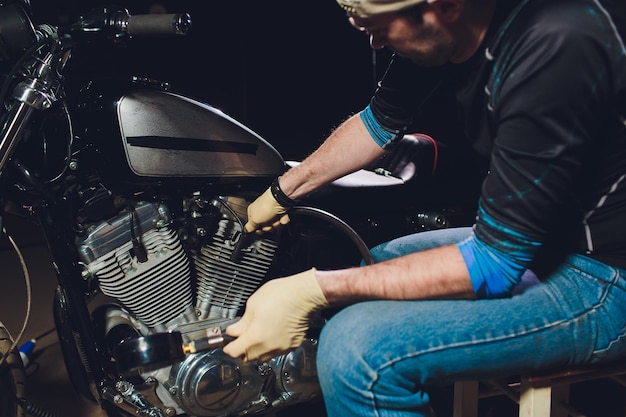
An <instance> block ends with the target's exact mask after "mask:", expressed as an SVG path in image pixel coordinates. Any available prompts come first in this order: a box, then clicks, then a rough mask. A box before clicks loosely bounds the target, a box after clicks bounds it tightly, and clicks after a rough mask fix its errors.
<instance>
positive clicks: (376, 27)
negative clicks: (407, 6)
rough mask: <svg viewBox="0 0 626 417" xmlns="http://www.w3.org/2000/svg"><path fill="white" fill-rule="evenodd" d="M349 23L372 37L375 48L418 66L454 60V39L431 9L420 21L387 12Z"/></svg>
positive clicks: (351, 20) (353, 18) (424, 11)
mask: <svg viewBox="0 0 626 417" xmlns="http://www.w3.org/2000/svg"><path fill="white" fill-rule="evenodd" d="M350 23H351V24H352V25H353V26H354V27H356V28H357V29H359V30H361V31H364V32H367V33H368V34H369V37H370V45H371V46H372V48H374V49H381V48H384V47H388V48H390V49H392V50H394V51H395V52H397V53H398V54H399V55H402V56H404V57H406V58H409V59H411V60H412V61H413V62H415V63H416V64H417V65H422V66H435V65H442V64H444V63H445V62H447V61H448V60H450V58H451V57H452V50H453V42H452V38H451V36H450V34H449V32H448V31H446V30H445V28H444V27H443V26H442V25H441V24H440V22H439V20H438V18H437V15H436V13H435V12H434V11H433V10H431V9H430V8H429V6H426V7H424V8H423V12H422V19H421V20H420V19H419V16H408V15H406V14H402V13H385V14H381V15H378V16H374V17H371V18H367V19H359V18H357V17H350Z"/></svg>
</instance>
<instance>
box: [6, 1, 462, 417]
mask: <svg viewBox="0 0 626 417" xmlns="http://www.w3.org/2000/svg"><path fill="white" fill-rule="evenodd" d="M190 25H191V17H190V16H189V15H188V14H186V13H182V14H175V15H136V16H131V15H130V13H129V12H128V11H127V10H126V9H123V8H120V7H114V6H103V7H99V8H95V9H93V10H91V11H90V12H88V13H86V14H85V15H83V16H81V17H80V18H79V20H78V21H77V22H75V23H72V24H68V25H66V26H64V27H56V26H52V25H49V24H39V25H36V26H35V24H34V23H33V22H32V18H31V13H30V7H29V3H28V1H27V0H15V1H8V2H3V3H2V4H1V5H0V27H2V28H3V31H2V33H1V34H0V68H1V69H2V73H3V76H4V82H3V86H2V90H1V91H0V103H2V105H3V109H2V125H1V131H0V198H1V202H2V208H3V212H2V213H3V214H2V220H3V221H4V222H5V223H7V222H9V223H10V221H11V219H12V218H15V217H16V216H17V217H20V218H26V219H28V221H31V222H33V223H36V224H37V225H38V227H40V228H41V230H42V232H43V235H44V236H45V238H46V242H47V246H48V248H49V251H50V253H51V255H52V258H53V260H54V268H55V271H56V274H57V281H58V286H57V289H56V292H55V294H54V304H53V305H54V321H55V327H56V332H57V335H58V339H59V343H60V346H61V350H62V352H63V358H64V361H65V365H66V368H67V372H68V375H69V377H70V380H71V382H72V384H73V386H74V387H75V389H76V390H77V391H78V392H79V393H80V394H82V395H83V396H85V397H86V398H89V399H91V400H93V401H96V402H98V403H99V404H100V405H101V406H102V408H103V409H104V410H105V411H106V413H107V415H110V416H124V415H141V416H164V417H173V416H177V415H192V416H201V417H209V416H211V417H212V416H237V415H244V414H245V415H254V414H264V413H268V412H271V411H273V410H277V409H282V408H286V407H288V406H291V405H294V404H299V403H303V402H313V401H318V400H320V398H321V392H320V389H319V385H318V382H317V377H316V373H315V355H316V342H317V339H316V337H317V334H318V332H319V329H320V328H321V327H322V326H323V323H324V321H325V320H326V318H327V317H325V316H324V315H322V314H320V316H319V317H315V318H314V320H313V321H312V325H311V332H310V333H311V334H310V335H309V336H310V337H309V338H308V339H307V340H306V341H305V343H304V344H303V345H302V346H300V347H299V348H298V349H296V350H295V351H292V352H290V353H288V354H285V355H281V356H278V357H275V358H273V359H271V360H269V361H268V362H265V363H256V362H253V363H243V362H242V361H240V360H238V359H233V358H231V357H228V356H227V355H225V354H224V353H223V352H222V350H221V347H222V346H223V345H224V344H225V343H227V342H228V340H229V337H228V336H227V335H226V334H225V332H224V330H225V328H226V327H227V326H228V325H229V324H231V323H233V322H235V321H236V320H237V319H238V318H239V317H240V316H241V313H242V312H243V309H244V307H245V302H246V300H247V299H248V297H249V296H250V295H251V294H252V293H253V292H254V291H255V289H257V288H258V287H259V286H260V285H261V284H262V283H263V282H265V281H267V280H269V279H272V278H275V277H278V276H284V275H288V274H293V273H296V272H300V271H302V270H304V269H305V268H309V267H311V266H316V267H322V268H323V267H329V268H331V267H342V266H347V265H357V264H358V263H359V262H360V261H361V260H364V262H365V263H371V262H372V259H371V256H370V255H369V252H368V246H371V243H372V242H373V241H375V240H381V239H382V237H381V236H378V235H377V236H375V237H374V236H372V235H371V233H370V232H371V231H373V230H380V228H379V227H378V226H379V223H380V222H381V220H380V219H378V220H377V219H376V210H375V209H374V208H373V207H372V206H371V205H368V206H367V209H366V210H365V212H364V213H361V214H362V216H361V217H358V216H357V215H354V216H353V217H352V220H353V223H354V224H358V225H359V227H361V232H359V231H357V230H356V229H355V227H353V226H351V225H349V223H348V222H347V221H346V220H343V219H342V218H340V217H338V216H337V215H336V214H333V212H332V211H330V210H329V209H326V208H319V207H314V206H308V205H303V206H299V207H295V208H294V209H293V210H292V211H291V218H292V221H291V222H290V224H289V225H287V226H286V227H283V228H281V229H279V230H276V231H273V232H271V233H265V234H263V235H256V234H245V233H244V232H243V225H244V224H245V222H246V217H247V214H246V208H247V205H248V204H249V203H250V202H251V201H253V200H254V198H256V196H258V195H259V194H260V193H261V192H262V191H263V190H265V189H266V188H267V186H268V185H269V184H270V183H271V181H272V180H273V179H274V178H276V177H277V176H279V175H280V174H282V173H283V172H284V171H285V169H287V168H288V166H289V165H290V163H291V162H289V161H285V160H284V159H283V157H282V156H281V154H280V153H279V152H278V151H277V150H276V149H275V148H274V147H273V146H272V145H271V144H270V143H269V142H268V141H266V140H265V139H263V138H262V137H260V136H259V135H258V134H256V133H255V132H253V131H252V130H251V129H249V128H247V127H246V126H245V125H243V124H242V123H240V122H238V121H237V120H235V119H233V118H231V117H229V116H228V115H226V114H224V113H223V112H221V111H220V110H218V109H217V108H215V107H213V106H211V105H209V104H206V103H204V102H202V101H199V100H196V99H193V98H190V97H187V96H185V95H181V94H178V93H176V92H173V91H170V89H169V87H168V85H167V83H163V82H159V81H154V80H151V79H147V78H142V77H131V78H130V79H127V80H125V81H119V80H115V81H113V82H112V81H111V80H106V79H105V80H98V79H92V78H90V77H89V74H87V76H86V77H85V79H80V80H79V81H76V79H77V78H80V77H78V75H77V74H81V75H84V74H85V71H84V67H81V66H80V65H81V62H84V61H80V60H79V59H75V55H80V54H81V53H83V54H84V53H85V49H89V50H97V48H98V47H100V46H102V45H115V44H120V43H123V42H125V41H127V40H128V39H132V38H133V37H139V36H150V35H159V36H161V35H164V34H165V35H173V36H179V35H184V34H185V33H186V32H187V31H188V30H189V28H190ZM85 46H87V47H88V48H84V47H85ZM72 77H74V78H72ZM427 142H428V141H427ZM411 143H412V144H413V145H414V146H417V145H419V146H418V147H422V146H423V145H424V140H423V138H422V140H414V141H413V142H411ZM430 145H432V144H430ZM430 145H429V146H430ZM429 149H431V150H432V148H429ZM420 154H422V153H421V152H420ZM291 164H292V163H291ZM394 164H395V165H397V164H396V163H394ZM403 167H406V164H404V165H403ZM357 174H359V173H357ZM361 174H363V173H361ZM381 174H382V175H381ZM396 174H398V173H397V172H393V170H392V169H391V168H390V169H389V170H388V169H386V168H384V167H383V168H380V170H379V172H373V171H372V172H368V173H367V175H375V176H376V182H377V183H379V182H380V181H390V182H389V184H391V185H393V186H391V187H388V189H395V188H397V187H395V186H396V185H397V184H400V183H403V182H404V179H402V178H398V176H397V175H396ZM350 181H352V179H351V177H347V178H345V179H343V183H341V182H340V181H339V182H337V183H336V184H334V186H336V187H342V186H343V187H345V183H346V182H347V183H350ZM358 182H359V184H360V185H362V184H363V181H362V179H358ZM342 184H343V185H342ZM348 188H350V189H351V190H352V189H353V188H352V187H350V186H348ZM355 188H359V187H355ZM384 188H387V187H384ZM341 194H342V195H343V196H344V197H347V196H349V195H350V193H341ZM315 198H318V200H317V201H318V202H319V199H320V198H321V199H322V200H323V193H321V194H320V195H317V196H316V197H315ZM350 198H351V197H350ZM380 199H381V200H385V199H386V197H384V198H383V197H381V198H380ZM314 201H315V200H314ZM333 201H335V202H338V201H340V200H338V199H333ZM357 206H358V205H357ZM383 206H385V207H384V208H383V210H387V213H388V211H389V207H388V206H386V205H383ZM329 207H330V206H329ZM340 207H341V204H339V206H336V207H335V209H337V210H340ZM357 211H358V210H357ZM471 211H472V210H469V212H471ZM353 214H354V213H353ZM450 214H452V216H450ZM455 215H456V213H451V212H442V211H441V210H440V209H439V208H437V209H435V210H434V211H433V212H430V213H425V212H420V211H419V210H417V211H414V212H412V214H411V215H410V216H404V215H403V217H402V216H401V217H402V219H401V223H402V225H403V227H405V226H406V225H407V224H410V225H411V228H412V229H413V230H426V229H430V228H440V227H447V226H448V225H449V224H450V221H449V219H450V218H451V217H452V218H453V217H454V216H455ZM446 216H448V217H446ZM383 217H387V218H389V216H383ZM391 217H393V216H391ZM395 220H398V218H395ZM386 230H388V229H386ZM363 231H365V232H366V234H368V233H369V234H368V239H365V240H368V242H366V241H365V240H364V238H362V237H361V235H362V232H363ZM405 231H406V230H405ZM386 237H387V236H385V238H386ZM16 250H18V248H16ZM94 300H98V302H97V303H94ZM324 314H328V313H324ZM271 325H272V324H271V323H268V326H271ZM0 342H2V343H0V349H1V351H2V365H1V366H0V370H1V372H0V392H1V393H2V394H0V412H1V413H2V415H6V416H16V415H24V413H25V412H29V408H28V407H27V403H26V402H25V400H24V398H23V395H24V394H23V391H24V389H23V379H24V377H23V364H22V362H21V359H20V357H19V354H18V353H17V351H16V346H17V345H18V344H19V337H18V338H16V339H15V340H12V339H11V337H10V335H9V334H8V332H7V331H6V329H5V328H4V327H2V326H0Z"/></svg>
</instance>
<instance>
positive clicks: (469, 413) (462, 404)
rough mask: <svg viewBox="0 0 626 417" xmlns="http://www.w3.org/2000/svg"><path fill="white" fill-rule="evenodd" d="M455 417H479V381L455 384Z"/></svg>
mask: <svg viewBox="0 0 626 417" xmlns="http://www.w3.org/2000/svg"><path fill="white" fill-rule="evenodd" d="M452 415H453V417H478V381H457V382H455V383H454V408H453V411H452Z"/></svg>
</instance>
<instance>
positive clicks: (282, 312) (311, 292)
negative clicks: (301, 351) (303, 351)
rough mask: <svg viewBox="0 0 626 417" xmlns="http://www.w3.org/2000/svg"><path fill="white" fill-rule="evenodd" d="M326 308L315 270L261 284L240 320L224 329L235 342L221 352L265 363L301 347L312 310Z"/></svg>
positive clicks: (245, 359) (249, 300) (326, 304)
mask: <svg viewBox="0 0 626 417" xmlns="http://www.w3.org/2000/svg"><path fill="white" fill-rule="evenodd" d="M325 307H328V301H327V299H326V296H325V295H324V293H323V291H322V289H321V288H320V285H319V283H318V281H317V278H316V276H315V268H312V269H309V270H308V271H304V272H300V273H299V274H296V275H291V276H288V277H284V278H277V279H272V280H270V281H268V282H267V283H265V284H264V285H262V286H261V287H260V288H259V289H258V290H257V291H256V292H255V293H254V294H252V296H251V297H250V298H249V299H248V301H247V302H246V310H245V312H244V315H243V317H242V318H241V319H240V320H239V321H238V322H237V323H235V324H232V325H230V326H229V327H228V328H226V334H228V335H230V336H233V337H235V338H236V339H235V340H234V341H232V342H230V343H229V344H227V345H226V346H225V347H224V353H226V354H227V355H230V356H232V357H234V358H238V357H239V358H243V360H244V361H246V362H249V361H254V360H259V361H267V360H269V359H271V358H273V357H275V356H277V355H280V354H283V353H287V352H289V351H291V350H293V349H295V348H297V347H298V346H300V345H301V344H302V342H303V341H304V340H305V338H306V332H307V330H308V328H309V319H310V316H311V314H312V313H313V312H314V311H317V310H320V309H322V308H325Z"/></svg>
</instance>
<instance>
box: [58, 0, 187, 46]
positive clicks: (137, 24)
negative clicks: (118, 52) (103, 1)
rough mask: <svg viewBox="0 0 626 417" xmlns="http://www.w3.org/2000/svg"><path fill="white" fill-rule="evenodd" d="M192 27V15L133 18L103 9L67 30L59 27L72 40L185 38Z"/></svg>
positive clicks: (90, 12)
mask: <svg viewBox="0 0 626 417" xmlns="http://www.w3.org/2000/svg"><path fill="white" fill-rule="evenodd" d="M190 28H191V16H190V15H189V14H188V13H178V14H143V15H132V16H131V14H130V13H129V12H128V10H126V9H122V8H115V7H111V6H102V7H99V8H95V9H92V10H91V11H89V12H88V13H86V14H85V15H83V16H81V17H80V18H79V20H78V22H76V23H74V24H72V25H71V26H70V27H69V28H65V29H64V28H61V29H60V32H62V33H67V34H69V35H70V36H72V37H73V38H76V37H79V38H82V39H86V38H89V39H91V38H92V37H96V38H97V37H98V36H99V35H100V36H102V35H105V36H106V37H109V38H113V39H119V38H121V37H124V36H125V35H128V36H148V35H186V34H187V32H188V31H189V29H190Z"/></svg>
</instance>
